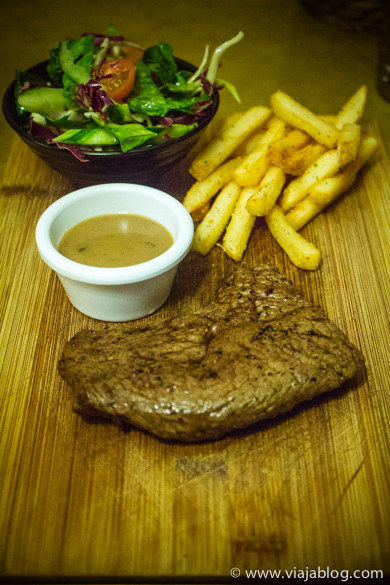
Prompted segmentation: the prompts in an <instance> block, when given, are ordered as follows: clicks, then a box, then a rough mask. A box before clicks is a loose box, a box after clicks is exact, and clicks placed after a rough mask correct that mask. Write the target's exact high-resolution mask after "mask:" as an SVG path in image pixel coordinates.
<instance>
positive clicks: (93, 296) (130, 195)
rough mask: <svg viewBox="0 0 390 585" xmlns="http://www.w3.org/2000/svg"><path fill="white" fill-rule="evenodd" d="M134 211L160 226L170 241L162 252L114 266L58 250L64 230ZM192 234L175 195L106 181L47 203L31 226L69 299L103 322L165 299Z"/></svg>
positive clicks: (134, 315)
mask: <svg viewBox="0 0 390 585" xmlns="http://www.w3.org/2000/svg"><path fill="white" fill-rule="evenodd" d="M110 213H133V214H137V215H144V216H146V217H149V218H151V219H154V220H155V221H158V222H159V223H161V224H162V225H164V226H165V227H166V228H167V229H168V230H169V231H170V233H171V234H172V237H173V240H174V243H173V245H172V246H171V247H170V248H169V249H168V250H167V251H166V252H164V253H163V254H161V255H160V256H157V258H153V259H152V260H148V261H147V262H142V263H141V264H136V265H134V266H124V267H119V268H99V267H95V266H86V265H84V264H79V263H78V262H74V261H73V260H69V259H68V258H66V257H65V256H63V255H62V254H60V253H59V252H58V250H57V248H58V244H59V242H60V240H61V238H62V236H63V235H64V233H65V232H66V231H67V230H68V229H69V228H71V227H72V226H74V225H75V224H76V223H78V222H80V221H83V220H84V219H88V218H89V217H93V216H96V215H104V214H110ZM193 235H194V224H193V221H192V218H191V216H190V214H189V213H188V212H187V210H186V209H185V208H184V206H183V205H182V204H181V203H180V202H179V201H178V200H177V199H175V198H174V197H172V196H171V195H168V194H167V193H164V192H162V191H159V190H158V189H154V188H152V187H147V186H144V185H135V184H128V183H107V184H102V185H93V186H90V187H85V188H83V189H78V190H77V191H73V192H72V193H69V194H68V195H65V196H64V197H61V198H60V199H58V200H57V201H55V202H54V203H53V204H52V205H50V206H49V207H48V208H47V209H46V211H44V213H43V214H42V215H41V217H40V219H39V221H38V223H37V227H36V232H35V236H36V243H37V247H38V251H39V253H40V255H41V257H42V259H43V260H44V262H46V264H47V265H48V266H49V267H50V268H52V269H53V270H54V271H55V272H56V273H57V275H58V277H59V279H60V280H61V282H62V284H63V286H64V288H65V290H66V293H67V294H68V296H69V299H70V301H71V303H72V304H73V305H74V306H75V307H76V309H78V310H79V311H81V312H82V313H84V314H85V315H88V316H89V317H93V318H95V319H100V320H102V321H131V320H133V319H139V318H141V317H145V316H146V315H150V314H151V313H153V312H154V311H156V310H157V309H159V308H160V307H161V306H162V305H163V304H164V303H165V301H166V300H167V298H168V296H169V294H170V292H171V288H172V284H173V280H174V277H175V274H176V270H177V266H178V264H179V263H180V261H181V260H183V258H184V257H185V256H186V255H187V254H188V252H189V250H190V247H191V244H192V239H193Z"/></svg>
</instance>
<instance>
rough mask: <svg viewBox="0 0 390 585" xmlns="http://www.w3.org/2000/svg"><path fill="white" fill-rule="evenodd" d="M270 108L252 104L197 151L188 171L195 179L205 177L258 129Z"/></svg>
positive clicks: (267, 116) (266, 117)
mask: <svg viewBox="0 0 390 585" xmlns="http://www.w3.org/2000/svg"><path fill="white" fill-rule="evenodd" d="M270 115H271V110H270V108H266V107H264V106H254V107H253V108H250V109H249V110H247V111H246V112H244V113H243V115H242V116H241V117H239V118H238V119H235V120H234V121H233V122H232V123H231V124H229V125H227V127H226V128H225V129H224V131H223V132H222V134H221V136H217V137H216V138H214V139H213V140H212V141H211V142H209V143H208V144H207V145H206V146H205V148H204V149H203V150H202V151H201V152H199V153H198V155H197V156H196V157H195V158H194V160H193V161H192V164H191V166H190V173H191V175H192V176H193V177H195V179H197V180H198V181H201V180H203V179H205V178H206V177H207V176H208V175H209V174H210V173H211V172H212V171H214V170H215V169H216V168H217V167H218V165H220V164H221V163H223V162H224V161H225V160H226V159H227V158H228V157H229V156H230V155H231V154H232V153H233V152H234V151H235V150H236V149H237V148H238V147H239V146H240V145H241V144H243V142H245V140H246V139H247V138H248V137H249V136H250V135H251V134H252V133H253V132H254V131H256V130H257V129H259V128H260V127H261V126H262V125H263V124H265V122H266V121H267V119H268V118H269V116H270Z"/></svg>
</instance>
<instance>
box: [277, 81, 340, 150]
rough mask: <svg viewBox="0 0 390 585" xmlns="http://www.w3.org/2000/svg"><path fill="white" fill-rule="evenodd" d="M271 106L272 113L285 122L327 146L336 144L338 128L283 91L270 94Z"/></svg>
mask: <svg viewBox="0 0 390 585" xmlns="http://www.w3.org/2000/svg"><path fill="white" fill-rule="evenodd" d="M271 106H272V109H273V112H274V114H275V115H276V116H278V117H279V118H281V119H282V120H284V121H285V122H286V124H289V125H290V126H293V127H294V128H299V129H300V130H303V131H304V132H306V133H307V134H309V136H311V137H312V138H314V140H315V141H316V142H318V143H319V144H323V145H324V146H326V147H327V148H334V147H335V146H336V143H337V139H338V135H339V130H338V129H337V128H335V126H333V125H332V124H329V123H328V122H326V121H325V120H323V119H322V118H320V116H317V115H316V114H314V113H313V112H311V111H310V110H308V109H307V108H306V107H305V106H303V105H301V104H300V103H299V102H297V101H295V100H294V99H293V98H292V97H290V96H289V95H287V94H286V93H284V92H283V91H280V90H278V91H276V92H275V93H274V94H273V95H272V96H271Z"/></svg>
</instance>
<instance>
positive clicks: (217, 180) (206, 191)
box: [183, 157, 241, 213]
mask: <svg viewBox="0 0 390 585" xmlns="http://www.w3.org/2000/svg"><path fill="white" fill-rule="evenodd" d="M240 162H241V159H240V158H237V157H235V158H232V159H229V160H227V161H226V162H225V163H223V164H222V165H220V166H219V167H217V168H216V169H215V170H214V171H213V172H212V173H211V174H210V175H209V176H208V177H206V178H205V179H203V181H197V182H196V183H194V184H193V185H192V186H191V187H190V188H189V190H188V191H187V193H186V195H185V197H184V200H183V205H184V207H185V208H186V209H187V211H188V212H189V213H193V212H194V211H195V210H196V209H198V208H199V207H202V206H203V205H204V204H205V203H207V201H209V200H210V199H211V198H212V197H214V195H216V193H218V191H219V190H220V189H222V187H224V186H225V185H226V184H227V183H228V182H229V181H230V180H231V179H232V178H233V172H234V169H235V168H236V167H237V166H238V165H239V164H240Z"/></svg>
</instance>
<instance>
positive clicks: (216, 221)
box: [192, 181, 241, 255]
mask: <svg viewBox="0 0 390 585" xmlns="http://www.w3.org/2000/svg"><path fill="white" fill-rule="evenodd" d="M240 191H241V189H240V187H239V186H238V185H237V183H236V182H235V181H230V183H228V184H227V185H225V187H224V188H223V189H222V190H221V192H220V193H219V194H218V196H217V197H216V199H215V201H214V202H213V204H212V206H211V208H210V210H209V211H208V213H207V214H206V215H205V217H204V219H203V220H202V222H201V223H200V224H199V225H198V227H197V229H196V231H195V235H194V240H193V243H192V249H193V250H195V251H196V252H199V253H200V254H203V255H206V254H208V252H210V250H211V248H213V246H215V244H216V243H217V242H218V240H219V238H220V237H221V235H222V233H223V231H224V229H225V227H226V225H227V224H228V222H229V219H230V217H231V215H232V213H233V209H234V206H235V204H236V201H237V199H238V196H239V194H240Z"/></svg>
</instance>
